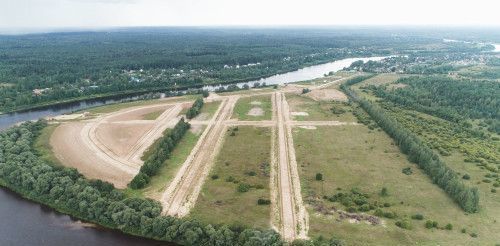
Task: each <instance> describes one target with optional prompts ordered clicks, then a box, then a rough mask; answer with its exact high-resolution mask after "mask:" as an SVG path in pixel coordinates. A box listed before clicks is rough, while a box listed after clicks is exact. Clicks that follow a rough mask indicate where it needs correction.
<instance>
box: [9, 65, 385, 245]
mask: <svg viewBox="0 0 500 246" xmlns="http://www.w3.org/2000/svg"><path fill="white" fill-rule="evenodd" d="M383 58H384V57H371V58H348V59H342V60H338V61H335V62H330V63H326V64H321V65H316V66H311V67H307V68H303V69H299V70H297V71H293V72H288V73H284V74H278V75H274V76H271V77H268V78H264V79H261V80H255V81H249V82H245V83H238V84H237V85H238V86H240V87H241V86H243V85H244V84H248V85H250V86H252V85H253V84H254V83H256V82H259V83H264V82H265V83H266V84H268V85H274V84H284V83H290V82H298V81H303V80H310V79H314V78H318V77H322V76H323V75H324V74H326V73H329V72H331V71H333V72H336V71H339V70H341V69H342V68H344V67H348V66H350V64H351V63H353V62H355V61H357V60H363V61H368V60H382V59H383ZM217 87H218V86H206V87H204V88H205V89H208V90H215V88H217ZM133 98H134V97H132V96H126V97H121V98H113V99H106V100H103V99H96V100H86V101H82V102H76V103H69V104H63V105H56V106H51V107H48V108H44V109H36V110H29V111H25V112H18V113H11V114H4V115H0V130H2V129H6V128H8V127H10V126H13V125H15V124H17V123H19V122H23V121H28V120H36V119H39V118H43V117H47V116H55V115H60V114H64V113H68V112H72V111H75V110H80V109H85V108H88V107H94V106H99V105H104V104H109V103H115V102H120V101H121V100H129V99H133ZM0 218H1V219H2V222H1V223H0V245H21V246H24V245H30V246H31V245H39V246H45V245H47V246H49V245H50V246H63V245H64V246H65V245H75V246H87V245H88V246H114V245H120V246H135V245H174V244H167V243H161V242H157V241H152V240H146V239H142V238H137V237H133V236H129V235H125V234H123V233H120V232H118V231H114V230H107V229H102V228H95V227H86V226H83V225H82V224H81V223H79V221H78V220H74V219H72V218H71V217H70V216H67V215H64V214H60V213H58V212H55V211H54V210H53V209H50V208H48V207H45V206H42V205H39V204H37V203H33V202H30V201H28V200H26V199H23V198H22V197H20V196H19V195H17V194H14V193H12V192H10V191H8V190H6V189H4V188H0Z"/></svg>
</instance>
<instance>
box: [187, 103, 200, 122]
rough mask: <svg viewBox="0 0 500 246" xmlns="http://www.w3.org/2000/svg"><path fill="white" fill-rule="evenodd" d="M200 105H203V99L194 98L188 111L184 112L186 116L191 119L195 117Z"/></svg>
mask: <svg viewBox="0 0 500 246" xmlns="http://www.w3.org/2000/svg"><path fill="white" fill-rule="evenodd" d="M201 107H203V99H202V98H198V99H196V101H194V103H193V105H192V106H191V108H189V109H188V111H187V112H186V118H188V119H192V118H194V117H196V116H197V115H198V114H200V111H201Z"/></svg>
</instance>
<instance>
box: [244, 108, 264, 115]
mask: <svg viewBox="0 0 500 246" xmlns="http://www.w3.org/2000/svg"><path fill="white" fill-rule="evenodd" d="M247 115H249V116H262V115H264V110H263V109H262V108H261V107H253V108H251V109H250V110H249V111H248V113H247Z"/></svg>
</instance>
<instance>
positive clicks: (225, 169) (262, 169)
mask: <svg viewBox="0 0 500 246" xmlns="http://www.w3.org/2000/svg"><path fill="white" fill-rule="evenodd" d="M231 129H232V128H229V131H228V132H226V134H225V135H226V136H225V141H224V144H223V147H222V149H221V151H220V153H219V155H218V157H217V159H216V162H215V166H214V167H213V168H212V171H211V172H210V175H209V177H208V178H207V180H206V182H205V184H204V185H203V188H202V190H201V193H200V196H199V197H198V200H197V202H196V205H195V207H194V209H193V210H192V211H191V214H190V217H193V218H196V219H199V220H201V221H205V222H210V223H216V224H233V225H244V226H255V227H259V228H269V227H270V219H269V216H270V212H271V210H270V205H257V200H258V199H259V198H261V199H266V200H269V199H270V197H269V196H270V193H269V192H270V191H269V172H270V170H269V168H270V166H269V164H270V155H271V153H270V149H271V129H270V128H263V127H252V126H240V127H238V131H235V136H231V133H232V132H233V131H232V130H231ZM214 175H217V176H218V177H217V178H215V176H214ZM244 184H248V185H250V186H252V188H250V189H249V190H248V191H247V192H239V191H238V190H237V189H238V186H240V185H244Z"/></svg>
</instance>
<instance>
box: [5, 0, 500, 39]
mask: <svg viewBox="0 0 500 246" xmlns="http://www.w3.org/2000/svg"><path fill="white" fill-rule="evenodd" d="M0 3H2V6H3V7H2V9H1V10H0V30H3V31H4V32H5V30H8V32H10V33H30V32H46V31H53V30H56V31H57V30H61V29H63V30H64V29H91V30H94V29H99V30H100V29H112V28H123V27H261V28H266V27H297V26H307V27H345V26H347V27H352V26H357V27H384V26H394V27H405V26H413V27H430V28H436V27H469V28H470V27H474V28H485V27H486V28H488V27H490V28H491V27H493V28H496V27H500V18H498V13H497V12H498V10H499V9H500V8H499V7H500V3H498V2H494V1H489V0H477V1H474V2H456V1H451V0H445V1H431V0H422V1H409V2H405V3H403V4H402V3H401V2H400V1H395V0H381V1H376V2H375V1H367V0H362V1H356V2H335V1H326V0H310V1H306V2H304V1H284V0H275V1H265V0H254V1H228V0H215V1H200V0H186V1H180V0H169V1H161V0H44V1H42V0H18V1H7V0H0Z"/></svg>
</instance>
